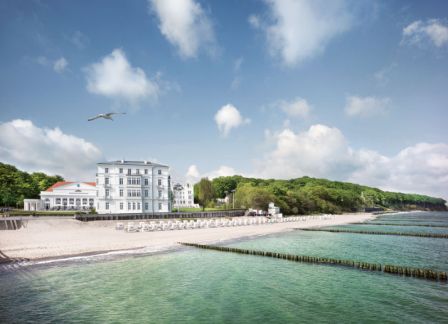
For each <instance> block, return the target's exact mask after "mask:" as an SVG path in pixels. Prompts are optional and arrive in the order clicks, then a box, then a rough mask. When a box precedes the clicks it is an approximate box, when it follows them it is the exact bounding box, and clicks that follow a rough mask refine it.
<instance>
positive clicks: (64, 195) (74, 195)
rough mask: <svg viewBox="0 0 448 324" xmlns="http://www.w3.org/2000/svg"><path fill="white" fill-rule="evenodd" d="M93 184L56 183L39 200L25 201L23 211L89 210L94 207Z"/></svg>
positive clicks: (94, 185) (42, 192) (94, 187)
mask: <svg viewBox="0 0 448 324" xmlns="http://www.w3.org/2000/svg"><path fill="white" fill-rule="evenodd" d="M96 192H97V189H96V183H95V182H69V181H60V182H56V183H55V184H54V185H52V186H51V187H50V188H48V189H47V190H45V191H41V193H40V199H25V200H24V204H23V205H24V206H23V207H24V209H25V210H89V209H91V208H94V207H95V201H96Z"/></svg>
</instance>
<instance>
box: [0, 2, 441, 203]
mask: <svg viewBox="0 0 448 324" xmlns="http://www.w3.org/2000/svg"><path fill="white" fill-rule="evenodd" d="M0 16H1V17H0V24H1V28H0V44H1V48H2V50H1V51H0V69H1V71H2V73H0V89H1V96H0V160H2V161H4V162H8V163H13V164H15V165H17V166H18V167H21V168H23V169H26V170H30V171H36V170H42V171H46V172H49V173H59V174H62V175H64V176H65V177H66V178H68V179H71V180H92V179H93V177H94V172H95V171H94V169H95V163H96V162H98V161H99V160H103V159H108V160H109V159H121V158H125V159H130V160H131V159H132V160H136V159H138V160H145V159H148V160H156V161H158V162H162V163H166V164H168V165H170V166H171V168H172V172H173V174H174V176H175V177H176V178H179V179H184V178H188V179H190V180H197V179H198V178H199V177H201V176H209V177H214V176H218V175H230V174H243V175H248V176H257V177H274V178H294V177H299V176H303V175H308V176H316V177H325V178H329V179H336V180H346V181H354V182H358V183H362V184H367V185H374V186H379V187H381V188H383V189H387V190H400V191H405V192H421V193H426V194H433V195H437V196H442V197H445V198H447V197H448V193H447V191H446V188H448V143H447V138H448V137H447V133H448V131H447V127H446V121H447V115H448V113H447V109H448V107H447V102H448V91H447V90H448V89H447V84H448V3H447V2H446V1H350V0H340V1H333V2H331V3H329V2H328V1H319V0H318V1H309V0H297V1H295V0H283V1H274V0H266V1H262V0H260V1H255V0H253V1H252V0H248V1H200V0H169V1H167V0H165V1H161V0H150V1H143V0H142V1H137V0H136V1H113V2H111V1H4V0H3V1H0ZM109 111H120V112H126V113H127V114H126V115H124V116H117V117H116V118H115V120H114V121H113V122H111V121H108V120H96V121H94V122H87V118H89V117H91V116H93V115H96V114H98V113H103V112H109Z"/></svg>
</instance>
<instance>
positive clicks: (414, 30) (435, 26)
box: [402, 19, 448, 48]
mask: <svg viewBox="0 0 448 324" xmlns="http://www.w3.org/2000/svg"><path fill="white" fill-rule="evenodd" d="M428 42H429V43H431V44H433V45H434V46H436V47H439V48H440V47H442V46H444V45H447V44H448V26H447V25H445V24H444V23H443V22H442V21H441V20H439V19H428V20H427V21H426V22H423V21H421V20H417V21H414V22H412V23H411V24H409V25H408V26H406V27H405V28H403V39H402V44H409V45H418V46H424V45H425V44H427V43H428Z"/></svg>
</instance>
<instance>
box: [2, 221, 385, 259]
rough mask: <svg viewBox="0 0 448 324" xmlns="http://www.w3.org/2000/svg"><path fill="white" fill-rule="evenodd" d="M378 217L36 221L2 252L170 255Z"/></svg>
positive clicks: (8, 234)
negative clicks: (133, 229)
mask: <svg viewBox="0 0 448 324" xmlns="http://www.w3.org/2000/svg"><path fill="white" fill-rule="evenodd" d="M378 216H379V215H374V214H371V213H350V214H341V215H335V218H333V219H308V220H307V221H295V222H285V223H275V224H269V225H249V226H238V227H217V228H203V229H189V230H172V231H158V232H137V233H126V232H124V231H118V230H115V224H116V223H117V221H98V222H87V223H83V222H79V221H77V220H73V219H35V220H33V221H30V222H28V224H27V226H26V227H25V228H21V229H19V230H14V231H13V230H11V231H2V233H1V235H0V251H1V252H2V253H3V254H4V255H5V256H7V257H8V258H9V259H11V260H12V261H13V262H12V263H15V262H14V259H16V261H24V262H30V263H34V264H35V263H39V264H43V263H51V262H58V261H59V262H60V261H65V260H70V259H72V260H73V259H76V258H95V257H108V256H116V255H126V254H133V255H137V254H149V253H157V252H166V251H169V250H173V249H174V250H175V249H177V248H178V247H179V245H178V242H179V241H182V242H190V243H201V244H216V243H225V242H230V241H235V240H246V239H252V238H256V237H261V236H266V235H270V234H277V233H282V232H288V231H293V230H295V229H297V228H309V227H317V226H334V225H344V224H349V223H353V222H363V221H367V220H372V219H374V218H376V217H378ZM5 264H11V262H10V263H6V262H5Z"/></svg>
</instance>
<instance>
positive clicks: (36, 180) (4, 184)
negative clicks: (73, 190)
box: [0, 162, 64, 207]
mask: <svg viewBox="0 0 448 324" xmlns="http://www.w3.org/2000/svg"><path fill="white" fill-rule="evenodd" d="M58 181H64V179H63V178H62V177H61V176H57V175H56V176H48V175H46V174H45V173H42V172H36V173H33V174H31V175H30V174H29V173H27V172H24V171H21V170H18V169H17V168H16V167H15V166H13V165H9V164H5V163H1V162H0V205H2V206H14V207H15V206H22V205H23V199H25V198H39V193H40V192H41V191H43V190H46V189H47V188H48V187H50V186H52V185H53V184H55V183H56V182H58Z"/></svg>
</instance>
